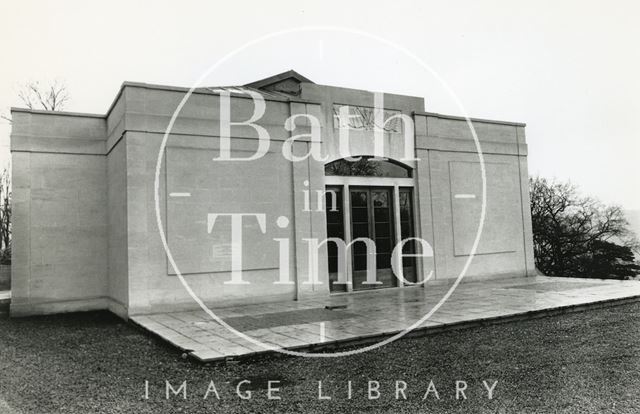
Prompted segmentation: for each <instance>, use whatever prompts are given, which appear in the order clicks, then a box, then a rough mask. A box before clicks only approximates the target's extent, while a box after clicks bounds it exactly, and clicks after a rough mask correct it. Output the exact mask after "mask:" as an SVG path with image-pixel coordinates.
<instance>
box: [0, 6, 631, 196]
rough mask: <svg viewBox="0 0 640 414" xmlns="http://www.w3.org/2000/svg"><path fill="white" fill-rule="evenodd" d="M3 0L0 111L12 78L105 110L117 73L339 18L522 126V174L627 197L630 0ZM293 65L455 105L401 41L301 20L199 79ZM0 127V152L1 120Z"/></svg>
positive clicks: (228, 78)
mask: <svg viewBox="0 0 640 414" xmlns="http://www.w3.org/2000/svg"><path fill="white" fill-rule="evenodd" d="M3 1H4V0H3ZM98 4H99V3H97V2H88V1H77V2H76V1H56V2H49V3H47V2H41V3H36V2H32V1H20V2H17V1H12V2H6V3H5V4H4V5H3V7H2V10H3V12H2V14H1V15H0V37H1V39H2V43H3V47H2V51H3V53H2V56H3V59H2V64H1V65H0V108H2V109H3V110H5V111H6V109H7V108H8V107H9V106H15V105H18V104H19V101H18V100H17V97H16V94H17V88H18V87H19V85H20V84H22V83H24V82H27V81H31V80H41V81H48V80H52V79H60V80H64V81H65V82H66V83H67V85H68V88H69V93H70V95H71V98H72V99H71V101H70V102H69V104H68V106H67V108H66V109H67V110H71V111H80V112H92V113H104V112H106V110H107V108H108V106H109V104H110V103H111V101H112V100H113V99H114V97H115V94H116V93H117V90H118V88H119V86H120V84H121V83H122V82H123V81H125V80H129V81H140V82H148V83H159V84H168V85H180V86H191V85H192V84H193V83H194V82H195V81H196V80H197V79H198V77H199V76H200V75H201V74H202V73H203V72H205V71H206V70H207V69H208V68H209V67H210V66H211V65H212V64H214V63H215V62H216V61H218V60H219V59H220V58H222V57H223V56H225V55H226V54H228V53H230V52H232V51H234V50H236V49H238V48H239V47H240V46H242V45H244V44H245V43H247V42H250V41H252V40H255V39H258V38H261V37H263V36H265V35H268V34H270V33H274V32H277V31H282V30H285V29H291V28H297V27H309V26H319V25H322V26H338V27H343V28H351V29H357V30H359V31H364V32H368V33H371V34H373V35H375V36H379V37H382V38H385V39H387V40H389V41H391V42H392V43H395V44H398V45H400V46H401V47H403V48H406V49H407V50H409V51H410V52H411V53H413V54H415V55H416V56H418V57H419V58H420V59H421V60H423V61H424V62H426V64H428V65H429V66H430V67H431V68H432V69H433V70H434V71H436V72H437V74H438V75H439V76H440V77H441V78H442V79H443V80H444V81H445V82H446V84H447V85H448V86H449V87H450V88H451V89H452V90H453V91H454V93H455V95H456V96H457V97H458V98H459V100H460V101H461V102H462V104H463V106H464V109H465V110H466V111H467V113H468V114H469V115H470V116H474V117H480V118H491V119H501V120H509V121H519V122H526V123H527V139H528V143H529V171H530V173H531V174H541V175H543V176H546V177H557V178H560V179H570V180H572V181H573V182H574V183H576V184H578V185H579V186H580V187H581V188H582V190H583V191H584V192H585V193H588V194H591V195H594V196H597V197H599V198H600V199H602V200H603V201H605V202H608V203H618V204H622V205H623V207H625V208H627V209H640V193H639V192H638V191H637V188H638V184H637V183H638V179H639V178H640V174H639V173H638V156H639V154H640V126H639V125H638V123H637V122H636V121H637V117H638V115H640V47H639V46H638V41H639V40H640V24H639V23H638V18H639V17H640V13H639V12H640V6H638V4H639V3H638V2H635V1H631V0H629V1H611V0H609V1H596V2H593V1H549V2H545V1H529V2H517V1H477V0H475V1H451V2H449V1H436V2H429V1H415V2H411V1H395V2H386V3H385V4H384V5H382V4H381V5H376V4H375V3H374V2H372V1H370V0H369V1H363V2H353V1H351V2H347V1H336V2H333V1H326V0H324V1H318V2H314V3H313V4H311V3H310V2H301V1H289V2H255V4H251V3H249V2H243V1H233V2H213V1H207V2H204V1H203V2H197V1H187V0H182V1H179V2H171V3H170V2H161V1H153V2H148V3H143V2H134V1H109V2H102V3H101V4H104V6H99V5H98ZM288 69H295V70H297V71H299V72H300V73H302V74H303V75H305V76H307V77H309V78H310V79H312V80H313V81H315V82H317V83H322V84H329V85H338V86H347V87H354V88H361V89H368V90H376V91H386V92H396V93H404V94H410V95H417V96H423V97H424V98H425V99H426V110H427V111H432V112H441V113H448V114H453V115H462V111H461V109H460V108H459V107H458V106H457V105H456V104H455V102H454V100H453V99H452V97H451V95H449V94H448V93H447V91H446V89H445V88H444V87H443V86H442V84H441V83H439V82H438V80H437V79H436V78H435V77H434V76H433V75H432V74H431V73H429V72H428V71H425V70H424V69H423V68H422V67H420V66H419V65H418V64H417V63H416V62H415V61H414V60H413V59H411V58H410V57H409V56H408V55H407V54H406V53H403V52H401V51H399V50H397V49H395V48H393V47H390V46H389V45H388V44H384V43H381V42H380V41H378V40H375V39H372V38H369V37H366V36H363V35H358V34H354V33H348V32H335V31H333V32H331V31H326V30H306V31H298V32H294V33H288V34H282V35H279V36H275V37H271V38H269V39H267V40H265V41H260V42H258V43H255V44H254V45H252V46H250V47H248V48H245V49H244V50H243V51H242V52H240V53H238V54H236V55H234V56H233V57H232V58H231V59H229V60H228V61H226V62H225V64H224V65H222V66H221V67H220V68H219V69H218V70H216V71H215V72H213V73H212V74H211V75H210V76H209V77H208V78H207V81H206V83H207V84H209V85H231V84H243V83H247V82H249V81H252V80H256V79H259V78H262V77H266V76H269V75H272V74H275V73H278V72H281V71H284V70H288ZM2 122H3V123H0V145H2V147H0V148H1V149H2V151H3V154H2V157H0V161H1V162H3V163H6V162H7V160H8V142H9V131H10V126H9V125H8V124H7V123H4V121H2Z"/></svg>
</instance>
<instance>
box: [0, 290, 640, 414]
mask: <svg viewBox="0 0 640 414" xmlns="http://www.w3.org/2000/svg"><path fill="white" fill-rule="evenodd" d="M639 313H640V303H636V304H629V305H622V306H616V307H611V308H608V309H600V310H592V311H587V312H584V313H576V314H570V315H562V316H556V317H550V318H543V319H538V320H532V321H526V322H516V323H508V324H503V325H495V326H489V327H482V328H472V329H466V330H462V331H452V332H447V333H441V334H437V335H432V336H428V337H423V338H417V339H406V340H401V341H397V342H395V343H393V344H391V345H388V346H386V347H384V348H382V349H379V350H376V351H373V352H369V353H366V354H364V355H357V356H352V357H346V358H340V359H334V358H332V359H322V360H319V359H313V360H312V359H308V358H304V359H303V358H283V357H277V358H263V359H261V360H255V361H251V362H241V363H233V364H216V365H208V366H207V365H201V364H199V363H197V362H193V361H190V360H183V359H182V358H181V357H180V354H179V353H178V352H177V351H175V350H174V349H172V348H170V347H167V346H165V345H164V344H162V343H160V342H158V341H157V340H155V339H154V338H151V337H149V336H148V335H146V334H144V333H143V332H141V331H140V330H138V329H136V328H135V327H132V326H131V325H128V324H127V323H124V322H123V321H121V320H119V319H117V318H116V317H114V316H112V315H110V314H108V313H103V312H92V313H82V314H68V315H57V316H48V317H34V318H26V319H8V318H7V317H6V316H0V412H2V413H3V414H4V413H5V412H10V413H11V412H15V413H37V414H45V413H82V414H85V413H154V414H160V413H176V412H184V413H212V412H225V413H226V412H243V413H245V412H336V413H338V412H361V411H368V412H393V413H400V412H406V413H409V412H430V413H431V412H518V413H520V412H576V413H578V412H580V413H583V412H594V413H596V412H598V413H600V412H638V411H640V392H639V391H638V390H640V375H638V374H639V373H640V354H639V350H638V345H639V344H640V329H639V328H640V320H639V319H638V317H637V315H638V314H639ZM243 379H247V380H250V381H252V383H251V385H250V386H249V387H244V388H243V389H250V390H252V392H253V394H252V398H251V399H250V400H243V399H240V398H239V397H238V396H237V395H236V394H235V387H234V384H237V383H238V382H239V381H242V380H243ZM267 379H270V380H274V381H275V380H277V381H280V383H279V388H280V391H279V393H275V392H274V395H280V396H281V398H282V399H281V400H271V401H270V400H268V399H267V396H266V394H267V392H266V385H267V384H266V381H267ZM165 380H169V381H170V382H171V383H172V385H174V386H175V387H176V388H177V387H178V385H179V384H180V383H181V382H182V381H185V380H186V381H187V392H188V394H187V399H186V400H184V399H182V396H180V397H173V398H171V399H169V400H167V399H165ZM349 380H351V381H352V384H353V385H352V387H353V388H352V390H353V391H352V399H351V400H348V399H346V395H347V387H348V385H347V381H349ZM370 380H371V381H379V382H380V398H379V399H374V400H369V399H368V398H367V390H366V387H367V384H368V381H370ZM457 380H464V381H466V383H467V390H466V396H467V399H466V400H463V399H460V400H456V398H455V382H456V381H457ZM483 380H484V381H487V383H488V384H490V385H491V384H493V382H494V381H498V384H497V385H496V387H495V390H494V395H493V399H491V400H490V399H488V398H487V392H486V390H485V388H484V386H483V384H482V381H483ZM145 381H149V399H144V398H143V397H144V393H145ZM210 381H213V382H214V384H215V387H216V391H217V392H218V395H219V396H220V400H218V399H216V397H215V393H213V392H211V393H210V394H209V396H208V398H207V399H204V398H203V397H204V395H205V393H206V390H207V386H208V385H209V383H210ZM318 381H322V382H323V393H324V395H327V396H331V397H332V399H331V400H319V399H318ZM395 381H404V382H406V384H407V390H406V396H407V400H403V399H401V398H400V399H398V400H396V399H395ZM430 381H433V385H434V386H435V388H436V389H437V391H438V394H439V397H440V399H439V400H437V399H436V398H435V396H434V393H433V392H431V393H430V394H429V396H428V398H427V400H422V397H423V396H424V394H425V392H426V391H427V389H428V386H429V382H430ZM275 386H277V385H276V384H274V387H275ZM373 395H375V393H374V394H373ZM399 396H400V397H402V396H401V395H399Z"/></svg>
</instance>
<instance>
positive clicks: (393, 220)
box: [348, 185, 400, 291]
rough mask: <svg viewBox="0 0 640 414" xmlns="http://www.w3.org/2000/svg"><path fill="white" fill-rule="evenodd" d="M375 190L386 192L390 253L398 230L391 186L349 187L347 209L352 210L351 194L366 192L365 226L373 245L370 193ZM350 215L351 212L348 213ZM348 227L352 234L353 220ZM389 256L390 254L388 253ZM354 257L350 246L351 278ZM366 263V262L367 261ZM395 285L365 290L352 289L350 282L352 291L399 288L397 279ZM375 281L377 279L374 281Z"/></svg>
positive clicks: (374, 286)
mask: <svg viewBox="0 0 640 414" xmlns="http://www.w3.org/2000/svg"><path fill="white" fill-rule="evenodd" d="M376 190H386V192H387V194H388V195H389V199H388V203H389V207H388V208H389V230H390V236H389V239H390V242H391V246H392V247H391V251H393V247H395V246H396V245H397V240H398V238H397V237H396V233H398V229H397V228H396V225H397V224H396V221H397V220H396V211H398V212H399V210H396V206H395V204H396V203H395V194H394V187H392V186H382V185H367V186H359V185H355V186H350V187H348V191H349V208H352V203H351V201H352V199H353V197H352V192H358V191H366V193H367V225H368V227H369V231H368V233H369V238H370V239H371V240H373V241H374V243H375V242H376V222H375V210H374V209H375V206H374V205H373V197H372V192H373V191H376ZM349 213H351V211H350V212H349ZM348 224H349V226H351V231H352V232H353V224H354V223H353V220H351V223H348ZM378 254H379V253H378V249H377V246H376V272H377V271H378V270H379V269H378V267H377V261H378V257H377V255H378ZM389 254H391V253H389ZM354 255H355V248H354V247H353V246H352V247H351V254H350V256H351V258H352V259H351V260H352V262H351V263H352V267H351V275H352V276H353V272H354V269H353V256H354ZM391 260H392V258H391ZM367 261H368V260H367ZM389 270H391V272H392V273H393V269H392V268H389ZM394 279H395V283H394V285H393V286H379V285H372V286H371V287H365V288H362V287H361V288H359V289H356V288H355V287H354V284H353V280H351V287H352V289H353V290H354V291H367V290H376V289H389V288H394V287H399V286H400V283H399V281H398V279H397V278H395V277H394ZM376 280H377V279H376Z"/></svg>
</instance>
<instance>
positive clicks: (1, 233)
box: [0, 169, 11, 264]
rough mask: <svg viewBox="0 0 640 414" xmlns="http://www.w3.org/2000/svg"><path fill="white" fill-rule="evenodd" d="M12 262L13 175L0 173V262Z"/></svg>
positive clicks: (7, 172)
mask: <svg viewBox="0 0 640 414" xmlns="http://www.w3.org/2000/svg"><path fill="white" fill-rule="evenodd" d="M8 263H11V175H10V174H9V170H8V169H4V170H3V171H2V173H1V174H0V264H8Z"/></svg>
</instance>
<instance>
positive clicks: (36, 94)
mask: <svg viewBox="0 0 640 414" xmlns="http://www.w3.org/2000/svg"><path fill="white" fill-rule="evenodd" d="M18 98H19V99H20V101H21V104H22V105H24V106H26V107H27V108H29V109H40V110H44V111H62V110H63V109H64V107H65V105H66V104H67V102H69V99H70V98H69V92H68V90H67V86H66V85H65V83H64V82H61V81H58V80H56V81H53V82H49V83H40V82H38V81H35V82H28V83H25V84H24V85H22V86H21V87H20V89H19V90H18ZM1 117H2V118H3V119H5V120H7V121H9V122H11V117H10V116H8V115H2V116H1Z"/></svg>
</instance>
